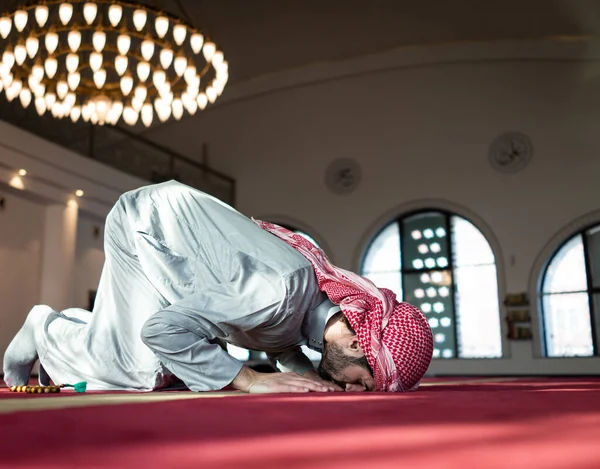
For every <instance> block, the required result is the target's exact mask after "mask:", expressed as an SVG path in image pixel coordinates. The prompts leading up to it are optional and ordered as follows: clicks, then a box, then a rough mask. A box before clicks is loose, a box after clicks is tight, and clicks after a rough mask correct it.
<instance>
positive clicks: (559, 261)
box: [541, 225, 600, 357]
mask: <svg viewBox="0 0 600 469" xmlns="http://www.w3.org/2000/svg"><path fill="white" fill-rule="evenodd" d="M541 285H542V291H541V307H542V319H543V326H544V339H545V340H544V343H545V352H546V355H547V356H549V357H575V356H590V355H595V354H598V346H597V342H596V334H597V331H596V330H595V324H597V322H598V321H597V319H596V318H597V314H598V312H599V311H600V225H596V226H594V227H592V228H588V229H586V230H583V231H581V232H579V233H577V234H576V235H574V236H572V237H571V238H570V239H568V240H567V241H566V242H565V243H564V244H563V245H562V246H561V247H560V248H559V249H558V251H556V253H555V254H554V255H553V256H552V258H551V259H550V262H549V263H548V266H547V267H546V270H545V271H544V273H543V279H542V284H541Z"/></svg>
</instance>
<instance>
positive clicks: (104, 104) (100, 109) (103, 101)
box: [96, 95, 112, 125]
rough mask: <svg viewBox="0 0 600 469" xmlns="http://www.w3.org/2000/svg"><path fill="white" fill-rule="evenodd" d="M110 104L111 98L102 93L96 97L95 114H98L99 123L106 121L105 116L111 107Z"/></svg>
mask: <svg viewBox="0 0 600 469" xmlns="http://www.w3.org/2000/svg"><path fill="white" fill-rule="evenodd" d="M111 105H112V102H111V100H110V99H109V98H108V97H106V96H104V95H103V96H98V97H97V98H96V115H97V116H98V122H99V123H100V125H103V124H104V123H105V122H106V116H107V115H108V113H109V111H110V109H111Z"/></svg>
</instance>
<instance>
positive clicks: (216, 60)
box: [211, 50, 224, 69]
mask: <svg viewBox="0 0 600 469" xmlns="http://www.w3.org/2000/svg"><path fill="white" fill-rule="evenodd" d="M223 59H224V57H223V52H221V51H220V50H218V51H216V52H215V53H214V54H213V56H212V60H211V62H212V64H213V67H215V69H216V68H218V67H219V65H221V64H222V63H223Z"/></svg>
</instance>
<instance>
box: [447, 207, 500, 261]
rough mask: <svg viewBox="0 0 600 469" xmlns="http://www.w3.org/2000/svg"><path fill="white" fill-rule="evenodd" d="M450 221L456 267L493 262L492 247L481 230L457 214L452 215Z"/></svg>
mask: <svg viewBox="0 0 600 469" xmlns="http://www.w3.org/2000/svg"><path fill="white" fill-rule="evenodd" d="M451 223H452V241H453V242H452V244H453V245H452V249H453V255H454V265H455V266H456V267H462V266H467V265H482V264H494V263H495V259H494V253H493V252H492V247H491V246H490V243H488V241H487V239H485V236H483V233H482V232H481V231H479V230H478V229H477V228H476V227H475V226H474V225H473V224H472V223H471V222H469V221H467V220H465V219H464V218H461V217H458V216H453V217H452V219H451Z"/></svg>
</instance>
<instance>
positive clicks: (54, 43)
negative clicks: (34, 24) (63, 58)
mask: <svg viewBox="0 0 600 469" xmlns="http://www.w3.org/2000/svg"><path fill="white" fill-rule="evenodd" d="M45 44H46V49H47V50H48V53H49V54H54V51H55V50H56V48H57V47H58V34H56V33H55V32H54V31H50V32H49V33H48V34H46V37H45Z"/></svg>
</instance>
